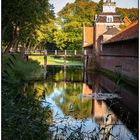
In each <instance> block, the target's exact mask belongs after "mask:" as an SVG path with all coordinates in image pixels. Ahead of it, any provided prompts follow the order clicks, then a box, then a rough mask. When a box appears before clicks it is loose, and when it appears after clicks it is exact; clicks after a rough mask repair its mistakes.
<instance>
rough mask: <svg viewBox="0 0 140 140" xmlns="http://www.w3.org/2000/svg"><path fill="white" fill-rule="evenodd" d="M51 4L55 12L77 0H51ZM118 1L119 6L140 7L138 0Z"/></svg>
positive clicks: (96, 0)
mask: <svg viewBox="0 0 140 140" xmlns="http://www.w3.org/2000/svg"><path fill="white" fill-rule="evenodd" d="M49 1H50V3H51V4H53V5H54V7H55V9H54V11H55V13H57V12H58V11H60V10H61V9H62V8H63V7H64V6H65V5H66V3H68V2H69V3H72V2H74V1H75V0H49ZM93 1H95V2H98V1H99V0H93ZM115 1H116V3H117V7H123V8H132V7H136V8H137V7H138V0H115Z"/></svg>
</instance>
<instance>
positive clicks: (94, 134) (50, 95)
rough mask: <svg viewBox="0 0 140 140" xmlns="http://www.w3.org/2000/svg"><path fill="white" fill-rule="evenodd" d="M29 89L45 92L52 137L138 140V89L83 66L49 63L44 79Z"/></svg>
mask: <svg viewBox="0 0 140 140" xmlns="http://www.w3.org/2000/svg"><path fill="white" fill-rule="evenodd" d="M27 88H33V89H36V92H37V93H38V94H42V92H44V93H45V95H44V96H45V98H44V102H43V103H42V106H43V107H44V106H49V107H50V109H51V111H52V119H51V120H50V124H51V125H50V128H49V129H50V131H52V133H53V138H52V139H64V140H65V139H85V140H88V139H89V140H90V139H92V138H94V139H97V140H101V139H103V140H104V139H105V138H106V139H109V140H137V139H138V91H137V89H134V88H132V87H130V86H127V85H125V84H122V83H121V84H119V83H118V82H117V81H113V80H112V79H110V78H108V77H107V76H105V75H103V74H100V73H94V72H85V71H84V70H83V68H82V67H81V66H69V67H67V68H66V69H64V67H62V66H61V67H60V66H57V67H56V66H48V68H47V73H46V75H45V77H44V79H43V80H42V81H36V82H32V83H30V84H28V86H27ZM95 95H96V96H95Z"/></svg>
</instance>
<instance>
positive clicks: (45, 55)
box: [44, 50, 47, 70]
mask: <svg viewBox="0 0 140 140" xmlns="http://www.w3.org/2000/svg"><path fill="white" fill-rule="evenodd" d="M44 69H45V70H46V69H47V50H45V53H44Z"/></svg>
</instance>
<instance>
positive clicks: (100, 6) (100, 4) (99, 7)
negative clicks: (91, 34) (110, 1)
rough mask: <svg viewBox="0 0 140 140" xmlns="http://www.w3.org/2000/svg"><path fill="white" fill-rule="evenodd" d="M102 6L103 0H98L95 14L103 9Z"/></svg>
mask: <svg viewBox="0 0 140 140" xmlns="http://www.w3.org/2000/svg"><path fill="white" fill-rule="evenodd" d="M102 7H103V0H100V1H99V3H98V4H97V6H96V13H97V14H100V13H101V12H102V10H103V8H102Z"/></svg>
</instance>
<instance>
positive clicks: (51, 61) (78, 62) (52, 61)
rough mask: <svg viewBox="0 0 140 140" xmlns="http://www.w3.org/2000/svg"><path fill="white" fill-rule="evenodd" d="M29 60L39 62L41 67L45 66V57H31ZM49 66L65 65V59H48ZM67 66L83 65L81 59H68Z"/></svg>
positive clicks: (49, 57)
mask: <svg viewBox="0 0 140 140" xmlns="http://www.w3.org/2000/svg"><path fill="white" fill-rule="evenodd" d="M29 59H31V60H35V61H38V63H39V64H40V65H44V57H43V56H29ZM47 64H48V65H64V58H63V57H59V56H58V57H51V56H48V57H47ZM66 64H67V65H82V61H81V59H78V58H67V60H66Z"/></svg>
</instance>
